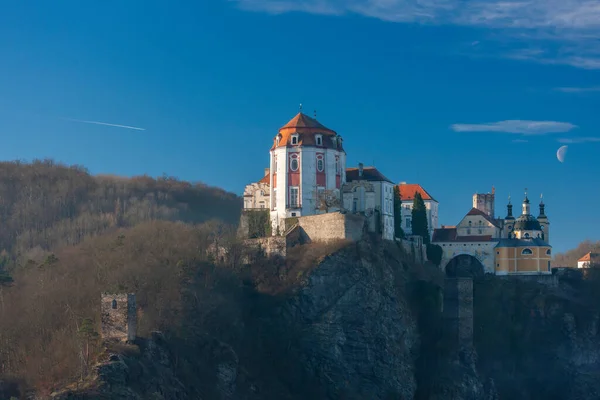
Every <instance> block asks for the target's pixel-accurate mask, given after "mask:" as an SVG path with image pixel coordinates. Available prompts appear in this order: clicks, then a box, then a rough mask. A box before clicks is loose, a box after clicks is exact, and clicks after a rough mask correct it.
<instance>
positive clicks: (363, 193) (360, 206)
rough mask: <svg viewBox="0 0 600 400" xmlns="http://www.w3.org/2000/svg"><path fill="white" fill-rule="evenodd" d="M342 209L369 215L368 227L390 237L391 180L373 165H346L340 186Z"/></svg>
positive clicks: (392, 208)
mask: <svg viewBox="0 0 600 400" xmlns="http://www.w3.org/2000/svg"><path fill="white" fill-rule="evenodd" d="M342 198H343V209H344V211H345V212H349V213H354V214H364V215H365V216H367V217H369V218H368V219H367V220H368V221H369V230H370V231H371V232H378V233H381V235H382V237H383V238H384V239H387V240H394V237H395V235H394V183H393V182H392V181H391V180H389V179H388V178H386V177H385V176H384V175H383V174H382V173H381V172H379V171H378V170H377V168H375V167H364V166H363V165H362V164H358V168H348V169H346V184H344V186H343V187H342Z"/></svg>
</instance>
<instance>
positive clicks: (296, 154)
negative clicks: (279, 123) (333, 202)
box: [269, 112, 346, 235]
mask: <svg viewBox="0 0 600 400" xmlns="http://www.w3.org/2000/svg"><path fill="white" fill-rule="evenodd" d="M270 156H271V157H270V158H271V160H270V169H269V184H270V188H271V196H270V198H271V199H272V200H271V224H272V227H273V234H274V235H275V234H277V232H279V233H283V232H284V231H285V230H286V229H287V228H289V227H286V226H285V219H286V218H291V217H301V216H308V215H314V214H317V208H318V198H319V196H320V195H321V194H323V193H324V192H325V191H327V192H328V193H334V194H335V195H337V196H339V195H340V189H341V187H342V185H343V184H344V183H346V152H345V151H344V148H343V146H342V138H341V136H339V135H338V134H337V133H336V132H335V131H333V130H331V129H329V128H327V127H325V126H323V125H322V124H321V123H319V122H318V121H317V120H316V119H314V118H311V117H309V116H307V115H305V114H303V113H302V112H300V113H298V114H297V115H296V116H295V117H294V118H292V119H291V120H290V121H289V122H288V123H287V124H285V125H284V126H283V127H282V128H281V129H279V133H278V134H277V135H276V136H275V138H274V140H273V146H272V147H271V152H270Z"/></svg>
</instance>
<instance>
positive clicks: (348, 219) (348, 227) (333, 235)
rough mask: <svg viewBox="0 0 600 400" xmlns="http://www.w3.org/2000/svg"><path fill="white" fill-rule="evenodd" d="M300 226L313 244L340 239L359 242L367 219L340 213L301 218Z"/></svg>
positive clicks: (299, 219)
mask: <svg viewBox="0 0 600 400" xmlns="http://www.w3.org/2000/svg"><path fill="white" fill-rule="evenodd" d="M298 226H299V227H300V228H301V229H302V231H303V234H304V235H305V236H306V238H307V239H308V240H309V241H311V242H327V241H331V240H339V239H347V240H353V241H358V240H360V239H362V237H363V233H364V227H365V217H363V216H362V215H356V214H342V213H339V212H334V213H327V214H320V215H311V216H307V217H299V218H298Z"/></svg>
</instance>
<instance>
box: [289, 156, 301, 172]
mask: <svg viewBox="0 0 600 400" xmlns="http://www.w3.org/2000/svg"><path fill="white" fill-rule="evenodd" d="M298 167H299V164H298V156H296V155H293V156H291V157H290V170H292V171H298Z"/></svg>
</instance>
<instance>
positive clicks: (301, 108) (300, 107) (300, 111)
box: [300, 103, 302, 112]
mask: <svg viewBox="0 0 600 400" xmlns="http://www.w3.org/2000/svg"><path fill="white" fill-rule="evenodd" d="M300 112H302V103H300Z"/></svg>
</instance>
